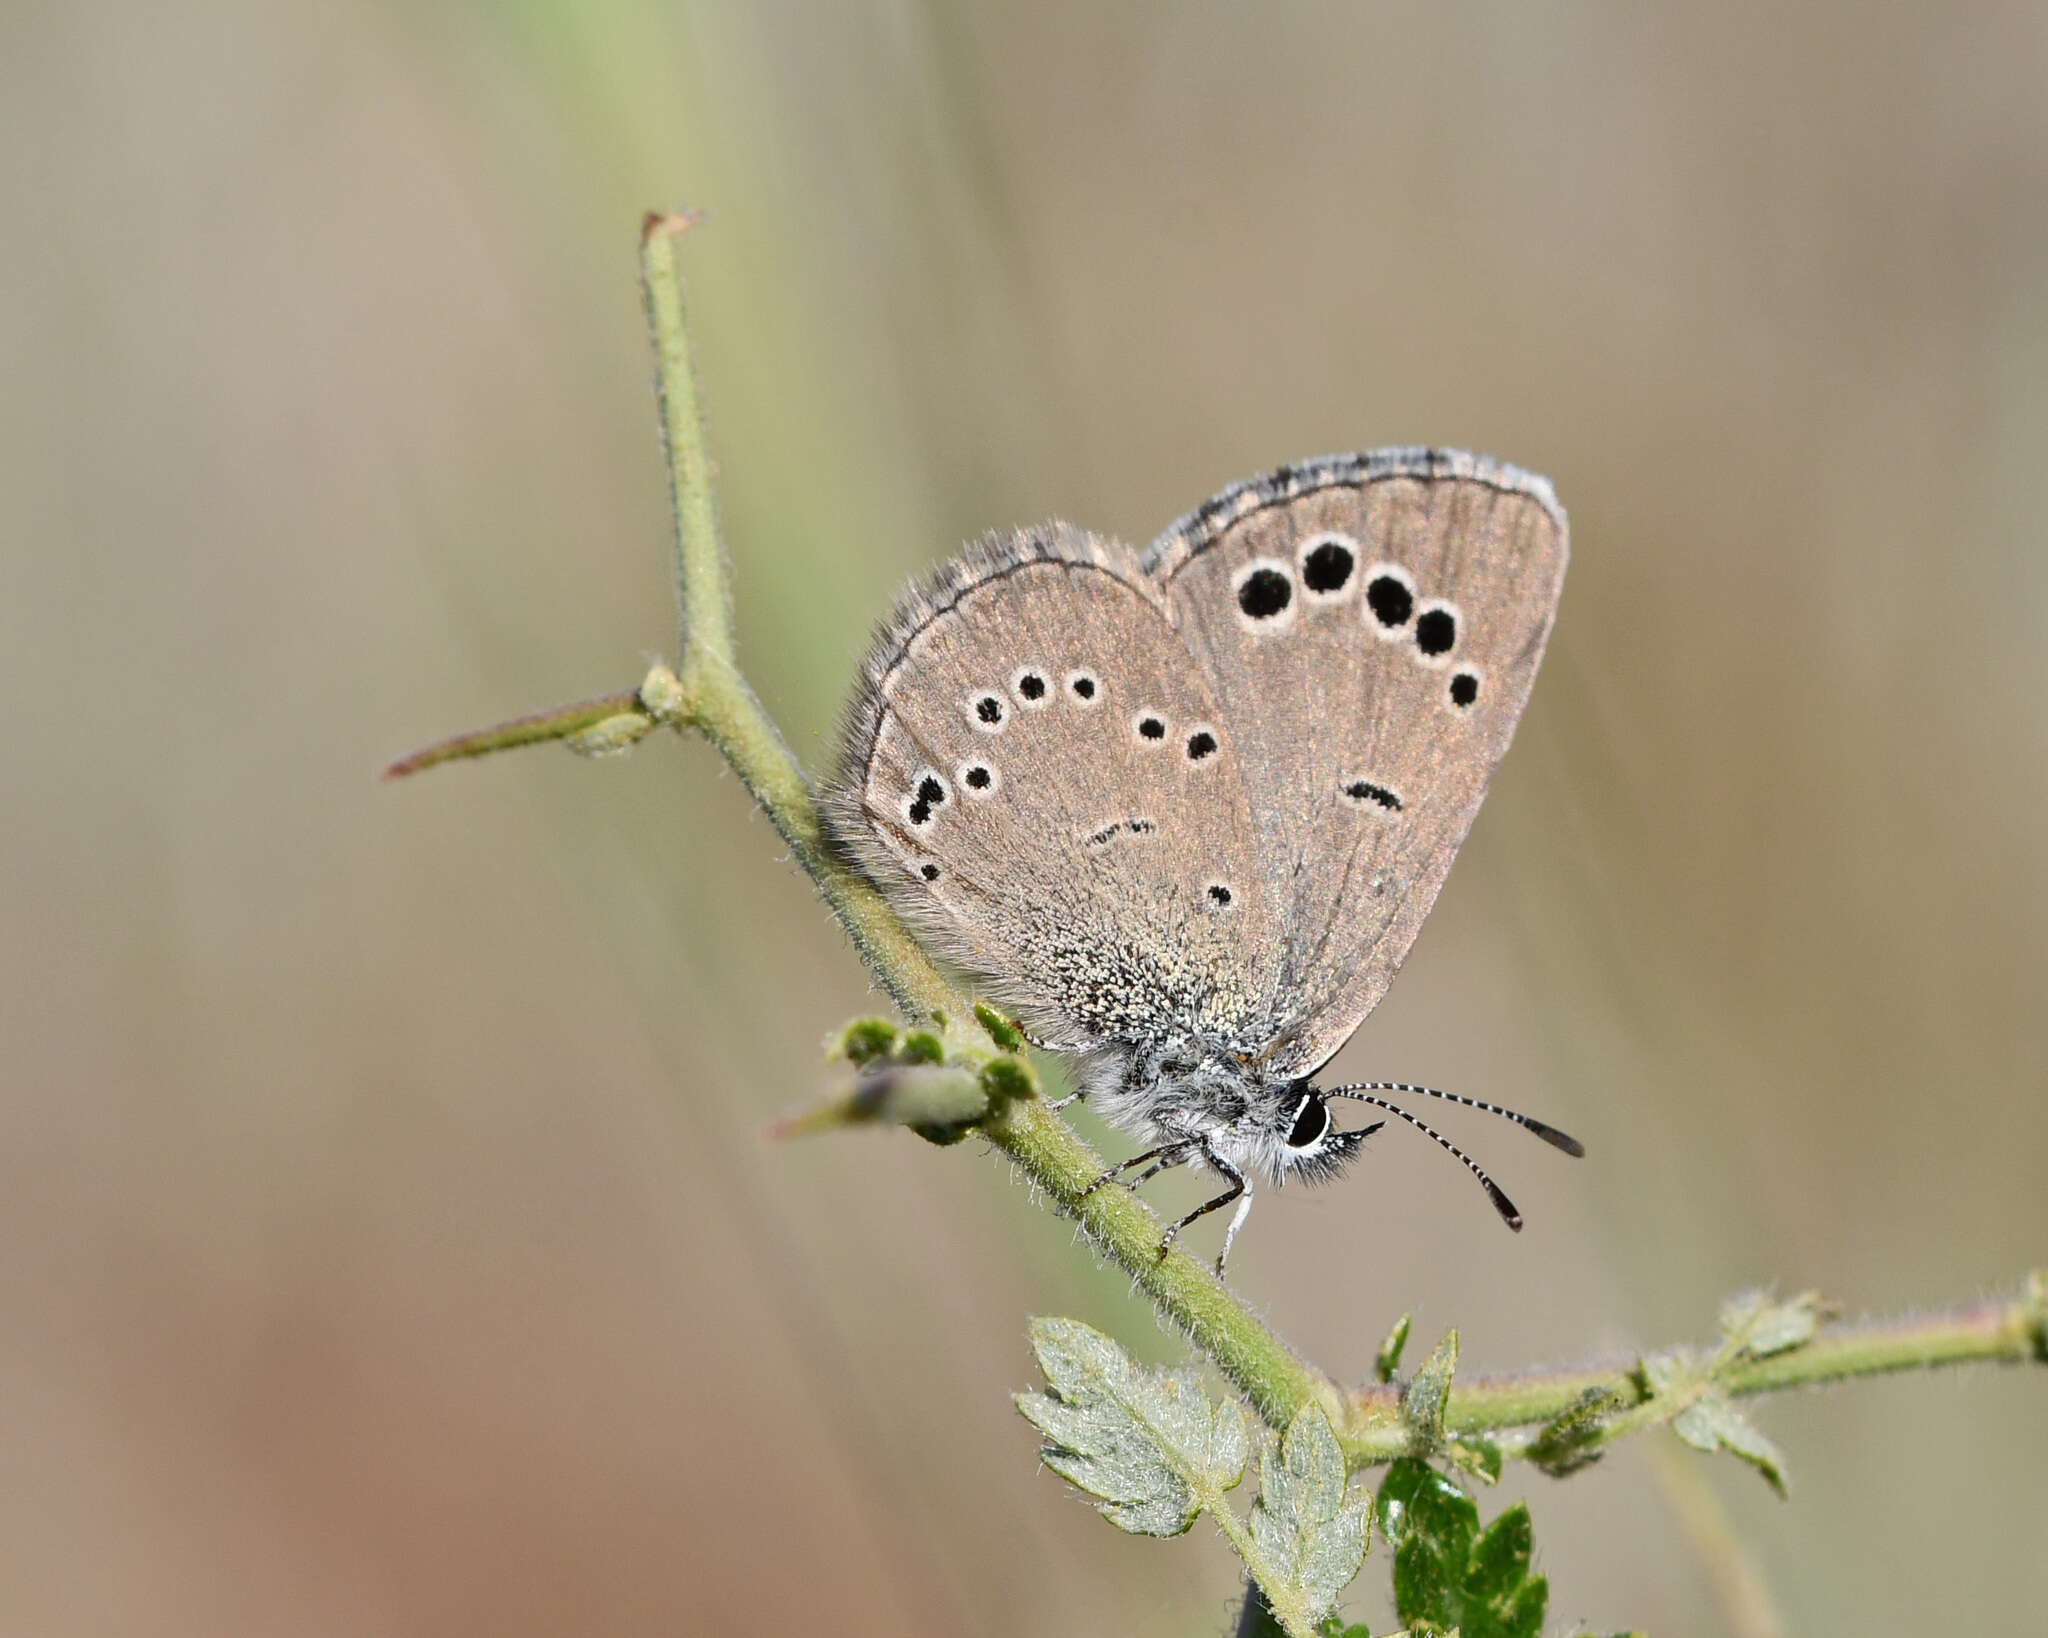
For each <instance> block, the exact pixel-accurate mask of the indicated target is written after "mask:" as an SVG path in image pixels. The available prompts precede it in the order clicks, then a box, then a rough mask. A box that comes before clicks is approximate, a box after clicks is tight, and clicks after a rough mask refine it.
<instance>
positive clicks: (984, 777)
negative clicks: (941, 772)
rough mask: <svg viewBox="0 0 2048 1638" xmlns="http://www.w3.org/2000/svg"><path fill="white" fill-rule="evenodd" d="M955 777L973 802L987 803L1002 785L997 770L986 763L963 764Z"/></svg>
mask: <svg viewBox="0 0 2048 1638" xmlns="http://www.w3.org/2000/svg"><path fill="white" fill-rule="evenodd" d="M953 777H954V779H955V780H956V781H957V782H958V784H959V786H960V788H961V790H963V791H965V792H966V793H967V796H968V798H969V800H971V801H986V800H987V799H988V798H989V797H991V796H993V795H995V793H996V787H997V786H999V785H1000V784H1001V783H1002V778H1001V776H1000V775H999V774H997V772H996V770H995V768H994V767H993V766H992V765H990V764H989V763H986V762H963V763H962V764H961V765H960V771H959V772H958V773H956V774H955V775H954V776H953Z"/></svg>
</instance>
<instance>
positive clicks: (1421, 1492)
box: [1379, 1456, 1550, 1638]
mask: <svg viewBox="0 0 2048 1638" xmlns="http://www.w3.org/2000/svg"><path fill="white" fill-rule="evenodd" d="M1379 1523H1380V1531H1381V1533H1382V1534H1383V1535H1384V1536H1385V1537H1386V1538H1387V1540H1388V1541H1390V1542H1392V1543H1393V1545H1394V1608H1395V1609H1396V1611H1397V1612H1398V1613H1399V1614H1400V1617H1401V1619H1402V1620H1403V1621H1405V1622H1407V1623H1408V1624H1409V1625H1410V1626H1411V1627H1414V1626H1428V1627H1432V1628H1436V1629H1439V1630H1448V1629H1450V1628H1453V1627H1455V1628H1457V1629H1458V1630H1459V1632H1460V1633H1461V1634H1462V1635H1463V1638H1535V1634H1536V1633H1537V1632H1538V1631H1539V1630H1540V1629H1541V1627H1542V1625H1543V1611H1544V1607H1545V1605H1546V1603H1547V1602H1548V1600H1549V1596H1550V1587H1549V1583H1548V1582H1547V1581H1545V1580H1544V1578H1543V1577H1542V1576H1540V1575H1531V1574H1530V1573H1529V1563H1530V1558H1531V1554H1532V1552H1533V1549H1534V1539H1533V1531H1532V1529H1531V1527H1530V1523H1529V1510H1528V1509H1527V1508H1526V1507H1523V1506H1520V1505H1519V1504H1518V1505H1516V1506H1514V1507H1511V1508H1509V1509H1508V1510H1507V1511H1506V1512H1504V1513H1502V1514H1501V1515H1500V1517H1499V1518H1497V1519H1495V1520H1494V1521H1493V1523H1492V1524H1490V1525H1489V1526H1487V1528H1486V1529H1485V1530H1484V1531H1481V1530H1480V1528H1479V1509H1478V1508H1477V1507H1476V1506H1475V1505H1474V1504H1473V1502H1472V1499H1471V1497H1469V1496H1467V1495H1466V1494H1465V1493H1464V1492H1463V1491H1462V1490H1460V1489H1459V1488H1458V1487H1457V1486H1456V1485H1455V1484H1453V1483H1451V1481H1450V1480H1449V1479H1447V1478H1445V1477H1444V1476H1443V1475H1442V1474H1441V1473H1438V1472H1437V1471H1436V1470H1435V1469H1434V1468H1432V1467H1430V1466H1429V1465H1428V1464H1427V1463H1426V1462H1422V1461H1419V1460H1417V1459H1416V1458H1414V1457H1412V1456H1407V1457H1403V1458H1402V1459H1401V1460H1400V1461H1398V1462H1395V1463H1394V1464H1393V1466H1392V1467H1390V1468H1389V1469H1388V1470H1387V1477H1386V1479H1385V1481H1384V1482H1383V1483H1382V1484H1381V1485H1380V1494H1379Z"/></svg>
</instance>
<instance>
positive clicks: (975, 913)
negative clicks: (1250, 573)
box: [826, 525, 1274, 1047]
mask: <svg viewBox="0 0 2048 1638" xmlns="http://www.w3.org/2000/svg"><path fill="white" fill-rule="evenodd" d="M1236 751H1237V747H1236V746H1235V745H1234V744H1233V743H1232V741H1231V737H1230V734H1229V732H1228V731H1226V730H1225V729H1224V728H1223V727H1222V726H1221V723H1220V720H1219V711H1218V708H1217V706H1216V704H1215V701H1214V697H1213V695H1212V694H1211V692H1210V689H1209V686H1208V684H1207V682H1206V681H1205V679H1204V678H1203V676H1202V675H1201V673H1200V672H1199V671H1198V670H1197V668H1196V667H1195V666H1194V665H1193V663H1192V660H1191V657H1190V655H1189V653H1188V651H1187V649H1186V648H1185V646H1184V645H1183V644H1182V642H1181V640H1180V638H1179V636H1178V635H1177V634H1176V632H1175V631H1174V629H1173V625H1172V623H1171V621H1170V619H1169V616H1168V613H1167V610H1166V606H1165V603H1164V601H1163V599H1162V598H1161V597H1160V594H1159V592H1158V591H1157V589H1156V588H1155V587H1154V586H1153V584H1152V583H1151V582H1150V581H1149V580H1148V579H1147V578H1146V577H1145V576H1144V575H1143V574H1141V573H1140V572H1139V571H1138V569H1137V567H1136V565H1135V563H1134V562H1133V561H1132V559H1131V558H1130V556H1129V554H1127V553H1126V552H1124V551H1123V550H1122V549H1121V548H1118V547H1115V546H1112V545H1110V544H1108V543H1105V542H1102V541H1099V540H1096V539H1095V538H1094V537H1092V536H1089V535H1086V534H1084V533H1083V532H1081V531H1079V530H1076V529H1072V528H1068V527H1066V526H1064V525H1052V526H1048V527H1047V528H1044V529H1038V530H1032V531H1027V532H1023V533H1019V534H1015V535H1009V536H998V537H991V539H989V540H988V541H985V542H983V543H981V544H980V545H979V546H976V547H972V548H970V549H969V550H968V551H967V552H966V553H965V554H963V555H962V556H961V557H959V558H956V559H954V560H953V561H952V562H951V563H949V564H947V565H945V566H944V567H943V568H941V569H940V570H939V571H938V573H937V574H936V575H935V576H934V577H933V578H932V579H931V580H929V581H928V582H926V583H925V584H923V585H921V586H919V587H917V588H915V589H913V590H912V591H911V592H910V593H909V594H907V595H906V596H905V597H904V598H903V600H902V601H901V602H900V603H899V605H898V607H897V609H896V612H895V614H894V615H893V617H892V618H891V619H890V620H889V621H888V622H887V623H886V624H885V626H884V628H883V630H882V632H881V633H880V635H879V636H878V638H877V640H876V642H875V645H874V647H873V649H872V651H871V652H870V654H869V657H868V660H867V662H866V665H865V667H864V669H863V677H862V686H861V687H860V688H859V690H858V691H857V693H856V696H855V699H854V701H853V704H852V706H851V708H850V710H849V713H848V719H847V723H846V732H845V743H844V747H843V752H842V757H841V763H840V768H839V772H838V773H837V775H836V776H835V778H834V779H833V781H832V782H831V784H830V786H829V787H828V789H827V793H826V796H827V801H826V807H827V813H828V820H829V823H830V825H831V829H832V832H833V834H834V836H835V837H836V838H837V840H838V841H839V842H840V843H841V844H842V845H843V846H845V847H846V848H847V849H848V850H849V851H850V852H851V853H852V854H853V855H854V856H855V858H856V859H857V861H858V862H859V863H860V864H861V866H862V867H863V869H864V870H865V871H866V872H867V873H868V875H869V876H870V877H871V878H872V879H873V880H874V881H876V882H877V883H878V884H879V885H880V886H881V887H882V889H883V891H884V892H885V893H886V894H887V895H888V896H889V898H890V900H891V901H892V903H894V904H895V905H896V907H897V908H898V909H899V910H900V911H901V912H902V913H903V914H904V915H905V917H906V919H908V920H909V921H910V922H911V923H912V924H913V925H914V926H916V927H917V928H918V929H919V930H920V931H921V932H922V933H923V934H924V935H925V936H926V937H927V939H928V940H929V941H930V942H931V943H932V945H933V946H934V948H935V949H937V951H938V952H939V953H940V954H942V955H943V956H945V957H947V958H948V959H950V960H951V961H953V962H954V963H956V964H957V965H959V966H961V967H962V968H964V969H966V970H967V971H969V972H971V973H973V974H975V975H976V976H977V977H979V978H980V979H982V980H983V981H984V982H985V983H987V984H988V985H990V986H991V987H992V989H993V992H994V993H995V994H997V995H998V996H999V997H1000V998H1001V999H1003V1000H1004V1001H1005V1002H1006V1003H1008V1004H1010V1005H1012V1006H1015V1007H1017V1008H1018V1009H1019V1010H1020V1011H1021V1012H1023V1014H1024V1015H1025V1018H1026V1020H1027V1022H1029V1023H1031V1024H1032V1025H1033V1026H1034V1028H1035V1029H1036V1030H1037V1031H1039V1032H1041V1033H1043V1034H1046V1035H1050V1036H1053V1037H1055V1038H1056V1039H1057V1040H1058V1041H1059V1043H1060V1044H1063V1045H1071V1046H1076V1047H1081V1046H1088V1045H1092V1044H1095V1043H1097V1042H1099V1041H1101V1040H1104V1039H1109V1038H1122V1039H1145V1038H1156V1037H1157V1036H1158V1035H1160V1034H1162V1033H1164V1032H1166V1031H1168V1030H1171V1029H1174V1028H1186V1029H1190V1030H1205V1031H1221V1032H1225V1033H1228V1032H1230V1031H1238V1032H1242V1031H1243V1030H1245V1029H1246V1028H1248V1027H1250V1026H1248V1025H1247V1023H1246V1019H1247V1017H1248V1014H1249V1010H1250V1008H1251V1006H1252V1005H1253V1004H1254V1003H1255V1002H1256V1001H1257V1000H1258V999H1259V998H1261V997H1264V996H1266V995H1269V994H1270V992H1271V989H1272V981H1273V975H1272V970H1271V959H1272V951H1273V949H1274V942H1273V940H1272V938H1271V937H1270V933H1269V927H1268V923H1267V916H1266V909H1265V897H1264V884H1263V882H1262V880H1261V878H1260V874H1259V871H1258V869H1257V867H1256V864H1255V862H1254V852H1253V843H1252V826H1251V816H1250V810H1249V807H1248V805H1247V801H1246V795H1245V785H1244V782H1243V779H1242V777H1241V770H1240V768H1239V766H1238V758H1237V755H1236Z"/></svg>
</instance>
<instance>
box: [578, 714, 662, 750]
mask: <svg viewBox="0 0 2048 1638" xmlns="http://www.w3.org/2000/svg"><path fill="white" fill-rule="evenodd" d="M654 728H655V722H654V719H653V718H652V717H650V716H647V715H645V714H643V713H642V712H639V711H620V712H618V713H616V714H615V715H613V716H609V717H605V718H604V719H603V720H601V721H598V722H593V723H592V724H591V725H590V726H589V727H588V728H585V729H584V730H583V731H582V732H581V733H576V734H571V735H570V736H569V737H568V739H567V740H566V741H565V742H564V743H565V744H567V745H568V747H569V749H570V750H572V751H574V752H575V753H576V754H577V755H578V756H587V757H592V758H597V757H607V756H623V755H625V753H626V752H628V751H630V750H631V749H632V748H633V747H634V746H635V745H638V744H639V743H640V741H642V740H643V739H645V738H646V737H647V736H648V735H649V734H651V733H652V732H653V731H654Z"/></svg>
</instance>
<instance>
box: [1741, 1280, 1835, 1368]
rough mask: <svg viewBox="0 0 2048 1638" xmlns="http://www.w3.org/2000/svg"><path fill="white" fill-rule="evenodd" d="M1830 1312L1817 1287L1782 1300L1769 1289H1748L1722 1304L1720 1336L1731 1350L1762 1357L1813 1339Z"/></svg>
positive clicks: (1782, 1351) (1756, 1357) (1780, 1352)
mask: <svg viewBox="0 0 2048 1638" xmlns="http://www.w3.org/2000/svg"><path fill="white" fill-rule="evenodd" d="M1830 1312H1831V1309H1830V1305H1829V1304H1828V1302H1827V1301H1826V1299H1824V1298H1823V1297H1822V1296H1821V1294H1820V1293H1819V1292H1818V1291H1802V1292H1801V1293H1800V1294H1799V1295H1798V1296H1796V1297H1793V1298H1791V1299H1790V1300H1788V1301H1786V1302H1779V1301H1777V1300H1776V1299H1775V1298H1773V1297H1772V1295H1771V1294H1770V1293H1769V1292H1768V1291H1745V1292H1742V1293H1741V1294H1740V1295H1738V1296H1734V1297H1730V1298H1729V1299H1728V1301H1727V1302H1725V1303H1723V1304H1722V1305H1721V1336H1722V1339H1723V1341H1724V1343H1725V1344H1726V1346H1727V1348H1728V1350H1729V1351H1731V1352H1739V1353H1744V1354H1747V1355H1748V1356H1749V1357H1750V1358H1752V1359H1762V1358H1764V1357H1766V1356H1767V1355H1770V1354H1782V1353H1784V1352H1785V1350H1786V1349H1788V1348H1797V1347H1798V1346H1800V1344H1802V1343H1806V1342H1811V1341H1812V1340H1813V1334H1814V1332H1816V1331H1817V1330H1819V1329H1820V1322H1821V1321H1822V1320H1823V1319H1825V1318H1827V1316H1828V1314H1829V1313H1830Z"/></svg>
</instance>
